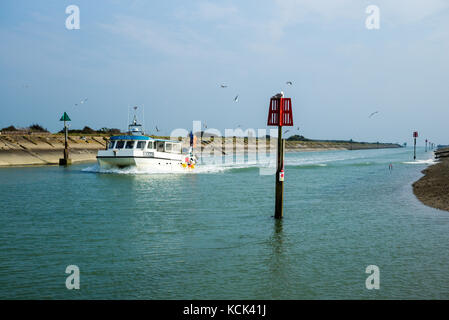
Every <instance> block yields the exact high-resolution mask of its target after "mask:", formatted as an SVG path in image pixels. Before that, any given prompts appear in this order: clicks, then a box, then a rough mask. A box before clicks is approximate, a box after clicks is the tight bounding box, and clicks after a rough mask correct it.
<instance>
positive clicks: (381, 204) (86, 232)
mask: <svg viewBox="0 0 449 320" xmlns="http://www.w3.org/2000/svg"><path fill="white" fill-rule="evenodd" d="M423 151H424V150H419V158H420V159H427V158H429V157H431V155H430V154H429V153H427V154H426V153H424V152H423ZM410 157H411V150H410V149H391V150H367V151H329V152H313V153H292V154H287V156H286V164H287V166H286V178H285V206H284V210H285V218H284V219H283V221H280V222H277V221H275V220H274V219H273V218H272V217H271V216H272V215H273V204H274V176H265V175H259V170H258V168H257V167H254V166H245V165H239V166H236V167H235V168H232V167H231V168H227V169H226V170H221V169H222V168H221V169H220V170H215V171H214V170H209V171H206V172H203V173H197V174H176V175H167V174H130V173H127V174H116V173H112V174H104V173H103V174H102V173H97V172H95V170H94V169H92V168H93V164H83V165H75V166H71V167H69V168H60V167H28V168H3V169H0V298H2V299H23V298H31V299H80V298H86V299H93V298H99V299H134V298H135V299H322V298H328V299H334V298H343V299H355V298H362V299H384V298H399V299H403V298H405V299H409V298H445V299H448V298H449V273H448V272H447V271H448V267H447V266H448V265H449V256H448V248H449V241H448V239H449V213H448V212H444V211H438V210H435V209H431V208H429V207H426V206H424V205H422V204H421V203H420V202H419V201H418V200H417V199H416V198H415V197H414V195H413V193H412V189H411V183H412V182H413V181H415V180H417V179H418V178H419V177H420V176H421V173H420V171H421V170H422V169H424V168H425V167H426V166H427V164H426V163H425V162H424V161H423V162H420V163H418V164H412V163H407V162H409V161H410ZM389 163H393V171H392V172H391V173H390V172H389V170H388V164H389ZM217 169H218V168H217ZM72 264H74V265H77V266H78V267H79V268H80V280H81V288H80V290H68V289H67V288H66V287H65V280H66V277H67V276H68V275H67V274H65V269H66V267H67V266H68V265H72ZM372 264H373V265H377V266H378V267H379V268H380V289H379V290H367V289H366V288H365V280H366V277H367V276H368V275H367V274H366V273H365V268H366V267H367V266H368V265H372Z"/></svg>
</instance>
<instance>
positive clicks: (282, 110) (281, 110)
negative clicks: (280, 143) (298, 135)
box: [267, 98, 293, 127]
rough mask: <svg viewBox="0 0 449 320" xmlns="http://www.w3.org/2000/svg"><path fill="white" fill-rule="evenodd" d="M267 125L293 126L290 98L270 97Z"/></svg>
mask: <svg viewBox="0 0 449 320" xmlns="http://www.w3.org/2000/svg"><path fill="white" fill-rule="evenodd" d="M267 125H268V126H280V127H282V126H289V127H291V126H293V110H292V99H291V98H271V100H270V108H269V109H268V121H267Z"/></svg>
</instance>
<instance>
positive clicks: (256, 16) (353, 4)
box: [0, 0, 449, 145]
mask: <svg viewBox="0 0 449 320" xmlns="http://www.w3.org/2000/svg"><path fill="white" fill-rule="evenodd" d="M372 4H374V5H377V6H378V7H379V9H380V29H378V30H368V29H367V28H366V27H365V20H366V18H367V17H368V14H367V13H366V12H365V10H366V7H367V6H368V5H372ZM69 5H77V6H78V7H79V9H80V29H79V30H68V29H66V26H65V21H66V18H67V17H68V16H69V15H68V14H66V13H65V10H66V7H67V6H69ZM448 18H449V3H448V2H445V1H442V0H430V1H405V0H400V1H395V2H394V3H392V2H391V1H386V0H380V1H376V2H371V1H356V0H343V1H330V0H326V1H307V0H283V1H280V0H279V1H254V0H251V1H245V3H239V2H238V1H192V2H189V3H185V2H183V1H169V2H164V3H149V2H146V1H118V0H116V1H95V2H92V1H90V2H89V1H85V0H81V1H56V0H54V1H9V0H8V1H2V2H1V3H0V39H1V40H2V41H1V44H0V47H1V50H0V68H1V70H2V72H1V75H0V93H1V96H2V102H1V111H2V116H1V117H0V128H3V127H6V126H9V125H15V126H19V127H21V126H22V127H23V126H28V125H31V124H33V123H38V124H40V125H42V126H44V127H46V128H48V129H49V130H50V131H52V132H55V131H59V130H60V129H61V127H62V124H61V123H60V122H59V121H58V120H59V118H60V117H61V115H62V113H63V112H64V111H66V112H67V113H68V114H69V116H70V117H71V119H72V123H71V126H72V128H80V129H81V128H82V127H84V126H89V127H91V128H94V129H99V128H101V127H110V128H119V129H122V130H124V129H125V128H126V125H127V112H128V111H127V109H128V106H134V105H137V106H143V107H144V108H145V127H146V130H147V131H149V132H151V131H153V130H154V127H155V126H156V125H157V126H158V127H159V128H160V130H161V132H160V134H164V135H167V134H169V133H170V131H171V130H172V129H175V128H186V129H190V128H192V121H194V120H201V121H202V122H204V121H205V122H206V123H207V126H208V128H217V129H219V130H220V131H222V132H223V133H224V128H236V127H237V126H239V125H240V126H241V127H242V128H243V129H246V128H266V119H267V113H268V103H269V98H270V96H271V95H273V94H275V93H277V92H279V91H281V90H283V91H284V92H285V95H286V96H287V97H291V98H292V101H293V112H294V127H293V128H291V129H290V130H291V132H289V135H290V134H301V135H304V136H305V137H307V138H313V139H335V140H348V139H354V140H358V141H383V142H399V143H403V142H407V143H409V144H410V143H411V141H412V132H413V131H415V130H417V131H419V133H420V139H419V144H421V145H422V144H423V143H424V140H425V139H426V138H427V139H429V140H431V141H433V142H435V143H441V144H447V143H448V142H449V132H448V130H447V124H446V122H447V119H448V118H449V109H448V108H447V106H448V104H449V97H448V94H447V89H446V83H447V80H446V78H447V74H448V71H449V58H448V54H447V52H448V49H449V19H448ZM287 81H292V82H293V85H291V86H290V85H287V84H286V82H287ZM220 84H226V85H227V86H228V87H227V88H221V87H220ZM236 95H239V101H238V102H234V97H235V96H236ZM85 98H88V100H87V101H86V102H85V103H83V104H80V101H81V100H83V99H85ZM75 104H78V106H75ZM375 111H378V113H377V114H375V115H373V116H372V117H369V115H370V114H372V113H373V112H375ZM297 127H300V131H299V132H297V131H296V128H297ZM287 129H289V128H286V129H285V130H287Z"/></svg>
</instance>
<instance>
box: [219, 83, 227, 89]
mask: <svg viewBox="0 0 449 320" xmlns="http://www.w3.org/2000/svg"><path fill="white" fill-rule="evenodd" d="M220 87H221V88H227V87H228V86H227V85H226V84H220Z"/></svg>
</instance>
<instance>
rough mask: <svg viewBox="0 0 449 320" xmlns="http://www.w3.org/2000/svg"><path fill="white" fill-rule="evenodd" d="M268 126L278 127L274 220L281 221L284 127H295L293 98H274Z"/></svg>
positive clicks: (271, 103)
mask: <svg viewBox="0 0 449 320" xmlns="http://www.w3.org/2000/svg"><path fill="white" fill-rule="evenodd" d="M267 125H268V126H278V150H277V165H276V200H275V212H274V218H275V219H281V218H282V216H283V198H284V149H285V140H284V139H282V127H283V126H293V110H292V100H291V98H284V97H283V95H282V97H280V98H277V97H272V98H271V100H270V108H269V110H268V121H267Z"/></svg>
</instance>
